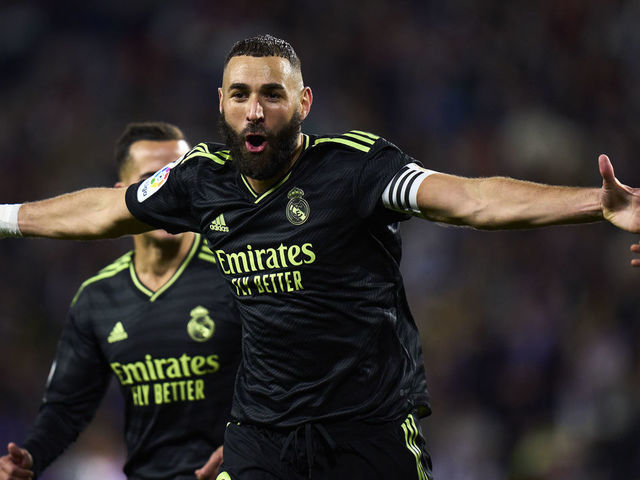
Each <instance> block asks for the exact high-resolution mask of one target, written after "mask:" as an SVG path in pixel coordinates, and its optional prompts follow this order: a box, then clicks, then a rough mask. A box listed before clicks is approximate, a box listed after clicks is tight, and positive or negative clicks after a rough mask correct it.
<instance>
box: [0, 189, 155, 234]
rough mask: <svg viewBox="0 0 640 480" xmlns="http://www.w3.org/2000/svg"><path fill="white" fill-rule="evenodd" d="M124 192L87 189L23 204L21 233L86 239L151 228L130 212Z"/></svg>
mask: <svg viewBox="0 0 640 480" xmlns="http://www.w3.org/2000/svg"><path fill="white" fill-rule="evenodd" d="M125 193H126V188H88V189H85V190H79V191H77V192H73V193H68V194H65V195H60V196H58V197H53V198H49V199H47V200H41V201H38V202H30V203H24V204H23V205H22V206H21V207H20V209H19V211H18V218H17V221H18V227H19V230H20V234H21V235H23V236H26V237H46V238H62V239H76V240H83V239H100V238H115V237H119V236H121V235H127V234H137V233H142V232H146V231H149V230H152V227H151V226H149V225H146V224H144V223H142V222H140V221H139V220H137V219H136V218H135V217H133V215H131V213H130V212H129V210H128V209H127V206H126V203H125ZM0 208H2V207H0ZM4 208H7V207H4ZM0 233H1V232H0Z"/></svg>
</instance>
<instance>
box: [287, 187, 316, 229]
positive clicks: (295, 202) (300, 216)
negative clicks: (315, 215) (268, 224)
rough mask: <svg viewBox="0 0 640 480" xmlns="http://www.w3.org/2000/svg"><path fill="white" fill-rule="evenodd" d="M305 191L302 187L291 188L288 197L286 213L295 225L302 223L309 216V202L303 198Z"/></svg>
mask: <svg viewBox="0 0 640 480" xmlns="http://www.w3.org/2000/svg"><path fill="white" fill-rule="evenodd" d="M303 195H304V192H303V191H302V189H301V188H298V187H293V188H292V189H291V190H289V193H288V194H287V197H289V203H287V208H286V214H287V220H289V221H290V222H291V223H293V224H294V225H302V224H303V223H304V222H306V221H307V219H308V218H309V212H310V211H311V209H310V208H309V203H308V202H307V201H306V200H305V199H304V198H302V197H303Z"/></svg>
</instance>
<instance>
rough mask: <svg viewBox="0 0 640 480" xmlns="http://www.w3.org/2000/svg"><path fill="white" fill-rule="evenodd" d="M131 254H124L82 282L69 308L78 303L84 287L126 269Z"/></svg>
mask: <svg viewBox="0 0 640 480" xmlns="http://www.w3.org/2000/svg"><path fill="white" fill-rule="evenodd" d="M131 254H132V252H127V253H125V254H124V255H122V256H121V257H120V258H118V259H117V260H115V261H114V262H113V263H111V264H109V265H107V266H106V267H104V268H103V269H102V270H100V271H99V272H98V274H97V275H94V276H93V277H90V278H88V279H87V280H85V281H84V282H82V285H80V288H79V289H78V291H77V292H76V294H75V295H74V297H73V299H72V300H71V306H73V305H75V304H76V302H77V301H78V297H80V294H81V293H82V291H83V290H84V289H85V287H87V286H89V285H91V284H92V283H95V282H97V281H100V280H102V279H105V278H109V277H113V276H114V275H116V274H117V273H119V272H121V271H122V270H124V269H126V268H127V266H128V265H129V262H130V261H131Z"/></svg>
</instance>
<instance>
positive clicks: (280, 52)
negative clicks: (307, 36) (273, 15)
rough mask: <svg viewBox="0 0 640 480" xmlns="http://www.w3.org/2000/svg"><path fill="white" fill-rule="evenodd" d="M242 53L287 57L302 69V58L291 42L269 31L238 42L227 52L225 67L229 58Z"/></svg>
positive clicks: (292, 64) (255, 55)
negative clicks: (270, 33)
mask: <svg viewBox="0 0 640 480" xmlns="http://www.w3.org/2000/svg"><path fill="white" fill-rule="evenodd" d="M241 55H247V56H249V57H281V58H286V59H287V60H289V63H290V64H291V66H292V67H294V68H295V69H297V70H300V69H301V64H300V59H299V58H298V55H296V52H295V50H294V49H293V47H292V46H291V45H290V44H289V42H286V41H284V40H282V39H280V38H276V37H274V36H272V35H269V34H268V33H267V34H264V35H257V36H255V37H249V38H245V39H244V40H240V41H239V42H236V43H235V45H234V46H233V47H231V51H230V52H229V53H228V54H227V58H226V59H225V61H224V68H227V64H228V63H229V60H231V59H232V58H233V57H238V56H241Z"/></svg>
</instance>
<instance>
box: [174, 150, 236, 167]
mask: <svg viewBox="0 0 640 480" xmlns="http://www.w3.org/2000/svg"><path fill="white" fill-rule="evenodd" d="M195 157H205V158H208V159H210V160H213V161H214V162H216V163H217V164H219V165H224V164H225V163H226V162H225V161H224V160H221V159H220V158H219V157H218V156H217V155H214V154H212V153H204V152H193V153H191V154H189V155H187V156H186V157H184V159H183V160H182V161H183V162H186V161H187V160H191V159H192V158H195Z"/></svg>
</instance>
